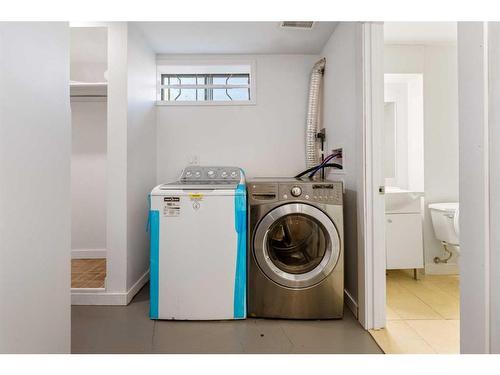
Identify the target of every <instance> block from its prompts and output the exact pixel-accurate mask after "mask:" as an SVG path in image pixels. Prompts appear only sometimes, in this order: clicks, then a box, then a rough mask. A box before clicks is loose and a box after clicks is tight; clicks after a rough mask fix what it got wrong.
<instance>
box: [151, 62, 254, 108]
mask: <svg viewBox="0 0 500 375" xmlns="http://www.w3.org/2000/svg"><path fill="white" fill-rule="evenodd" d="M246 72H248V73H249V74H250V84H249V88H250V100H228V101H221V100H218V101H167V100H161V90H162V88H164V87H165V86H164V85H162V81H161V76H162V75H163V74H225V73H246ZM255 72H256V63H255V61H254V60H189V61H186V60H165V59H158V60H157V62H156V99H157V100H156V105H159V106H163V105H167V106H171V105H173V106H186V105H187V106H207V105H209V106H211V105H216V106H221V105H224V106H226V105H232V106H235V105H236V106H242V105H255V104H257V87H256V77H255V75H256V73H255ZM241 86H242V85H230V86H228V85H193V87H196V88H228V87H230V88H240V87H241ZM183 87H184V88H189V85H183ZM245 87H246V86H245Z"/></svg>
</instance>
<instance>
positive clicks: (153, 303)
mask: <svg viewBox="0 0 500 375" xmlns="http://www.w3.org/2000/svg"><path fill="white" fill-rule="evenodd" d="M149 226H150V229H151V232H150V234H151V237H150V266H149V294H150V301H149V317H150V318H151V319H158V262H159V255H160V254H159V253H160V243H159V240H160V212H159V211H157V210H155V211H152V210H150V211H149Z"/></svg>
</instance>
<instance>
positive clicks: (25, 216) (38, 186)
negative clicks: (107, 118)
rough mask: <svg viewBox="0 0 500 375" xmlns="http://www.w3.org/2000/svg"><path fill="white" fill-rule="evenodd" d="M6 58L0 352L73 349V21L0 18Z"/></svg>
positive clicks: (1, 101) (0, 166)
mask: <svg viewBox="0 0 500 375" xmlns="http://www.w3.org/2000/svg"><path fill="white" fill-rule="evenodd" d="M0 56H1V59H0V181H1V183H0V238H1V241H0V352H1V353H6V352H8V353H68V352H69V351H70V329H71V326H70V152H71V121H70V106H69V27H68V24H67V23H62V22H61V23H37V22H33V23H10V22H5V23H0ZM34 57H36V58H34Z"/></svg>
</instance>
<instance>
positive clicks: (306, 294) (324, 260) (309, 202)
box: [247, 178, 344, 319]
mask: <svg viewBox="0 0 500 375" xmlns="http://www.w3.org/2000/svg"><path fill="white" fill-rule="evenodd" d="M247 188H248V203H249V230H250V235H249V236H248V237H249V239H248V240H249V244H248V249H249V251H248V291H247V295H248V316H250V317H260V318H286V319H333V318H341V317H342V315H343V305H344V251H343V249H344V245H343V243H344V235H343V212H342V211H343V209H342V183H341V182H331V181H324V180H323V181H310V180H297V179H279V178H273V179H268V178H266V179H254V180H250V181H249V182H248V183H247Z"/></svg>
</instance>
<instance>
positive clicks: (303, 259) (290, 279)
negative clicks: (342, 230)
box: [253, 203, 340, 288]
mask: <svg viewBox="0 0 500 375" xmlns="http://www.w3.org/2000/svg"><path fill="white" fill-rule="evenodd" d="M253 255H254V257H255V259H256V262H257V264H258V265H259V267H260V269H261V270H262V272H264V274H265V275H266V276H267V277H268V278H269V279H271V280H272V281H274V282H276V283H277V284H280V285H282V286H285V287H289V288H308V287H310V286H313V285H315V284H318V283H320V282H321V281H323V280H324V279H325V278H326V277H328V275H330V273H331V272H332V271H333V269H334V268H335V265H336V264H337V261H338V259H339V256H340V237H339V234H338V232H337V229H336V227H335V225H334V224H333V222H332V220H331V219H330V218H329V217H328V216H327V215H326V214H325V213H324V212H323V211H321V210H320V209H318V208H316V207H314V206H311V205H308V204H305V203H290V204H285V205H283V206H280V207H277V208H275V209H274V210H272V211H270V212H269V213H268V214H267V215H266V216H264V218H263V219H262V220H261V221H260V223H259V224H258V226H257V229H256V231H255V235H254V238H253Z"/></svg>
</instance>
